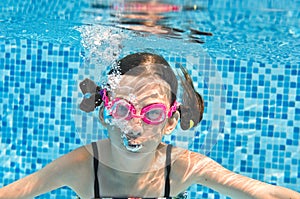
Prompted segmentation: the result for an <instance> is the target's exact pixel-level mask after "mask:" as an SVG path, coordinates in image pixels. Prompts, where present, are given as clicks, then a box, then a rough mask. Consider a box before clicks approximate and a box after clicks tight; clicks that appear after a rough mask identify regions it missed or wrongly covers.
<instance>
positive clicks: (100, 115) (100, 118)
mask: <svg viewBox="0 0 300 199" xmlns="http://www.w3.org/2000/svg"><path fill="white" fill-rule="evenodd" d="M99 120H100V122H101V124H102V125H103V126H104V127H107V124H106V123H105V120H104V106H101V107H100V110H99Z"/></svg>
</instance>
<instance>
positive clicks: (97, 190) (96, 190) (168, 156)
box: [92, 142, 172, 198]
mask: <svg viewBox="0 0 300 199" xmlns="http://www.w3.org/2000/svg"><path fill="white" fill-rule="evenodd" d="M92 147H93V153H94V175H95V181H94V194H95V198H100V186H99V180H98V164H99V161H98V157H99V155H98V147H97V143H96V142H92ZM171 151H172V145H170V144H169V145H167V151H166V179H165V196H164V197H166V198H171V197H170V171H171Z"/></svg>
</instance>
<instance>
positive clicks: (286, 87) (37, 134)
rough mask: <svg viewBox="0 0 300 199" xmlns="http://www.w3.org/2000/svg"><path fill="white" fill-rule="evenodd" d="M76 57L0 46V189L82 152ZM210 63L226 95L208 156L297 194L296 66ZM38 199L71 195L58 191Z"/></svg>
mask: <svg viewBox="0 0 300 199" xmlns="http://www.w3.org/2000/svg"><path fill="white" fill-rule="evenodd" d="M80 52H81V49H80V48H75V47H70V46H63V45H54V44H51V43H46V42H37V41H30V40H25V39H15V40H1V41H0V111H1V113H0V120H1V125H0V137H1V142H0V149H1V150H0V187H1V186H3V185H6V184H8V183H11V182H13V181H15V180H17V179H19V178H21V177H24V176H26V175H28V174H30V173H32V172H34V171H37V170H39V169H41V168H42V167H43V166H45V165H46V164H48V163H49V162H51V161H52V160H54V159H56V158H57V157H59V156H61V155H63V154H66V153H68V152H69V151H71V150H73V149H75V148H77V147H79V146H81V145H82V142H81V139H80V137H79V136H78V134H77V133H76V125H75V123H76V120H74V117H73V116H72V112H73V110H72V109H73V106H72V104H74V103H77V102H76V101H75V102H74V100H73V99H72V96H73V94H74V92H75V93H76V92H79V91H77V90H76V89H75V88H77V87H76V86H75V85H76V84H77V79H76V78H78V69H79V68H80V67H81V64H80V63H81V59H80ZM214 62H215V64H216V66H217V67H218V69H219V73H220V75H221V77H222V81H223V84H224V89H225V91H226V96H225V97H226V102H225V105H226V107H225V109H226V110H225V114H226V116H225V127H224V130H223V131H222V133H221V139H219V140H218V143H217V144H216V145H215V147H214V148H213V149H212V150H211V152H210V153H209V154H208V155H209V156H210V157H211V158H213V159H214V160H216V161H217V162H219V163H221V164H222V165H223V166H224V167H226V168H228V169H230V170H233V171H235V172H238V173H240V174H243V175H246V176H249V177H252V178H255V179H258V180H262V181H265V182H268V183H272V184H277V185H281V186H284V187H288V188H291V189H294V190H296V191H300V189H299V184H300V158H299V154H300V147H299V141H300V140H299V138H300V133H299V131H300V95H297V94H299V93H300V63H299V62H298V63H295V64H291V63H283V64H272V63H259V62H254V61H249V60H248V61H241V60H231V59H225V58H224V59H222V58H216V59H214ZM194 70H196V69H194ZM190 72H191V74H192V78H194V79H197V77H195V76H194V74H198V73H197V72H196V73H193V71H190ZM199 92H200V93H201V91H199ZM202 125H207V124H205V123H204V124H202ZM200 133H201V132H200ZM175 139H176V138H175ZM193 146H198V145H193ZM191 150H193V151H199V149H198V148H191ZM190 190H191V192H190V193H189V197H190V198H226V197H224V196H220V195H219V194H217V193H215V192H214V191H212V190H210V189H208V188H205V187H202V186H200V185H198V186H197V185H194V186H192V187H191V188H190ZM38 198H75V194H74V193H73V192H72V191H71V190H70V189H68V188H61V189H58V190H55V191H52V192H51V193H47V194H44V195H42V196H40V197H38Z"/></svg>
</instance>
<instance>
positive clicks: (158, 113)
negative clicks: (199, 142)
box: [102, 90, 179, 125]
mask: <svg viewBox="0 0 300 199" xmlns="http://www.w3.org/2000/svg"><path fill="white" fill-rule="evenodd" d="M102 100H103V101H104V106H105V107H106V108H107V110H108V111H109V113H110V115H111V116H112V117H113V118H115V119H119V120H123V119H124V120H131V119H132V118H140V119H141V120H143V121H144V122H145V123H146V124H151V125H157V124H160V123H162V122H163V121H164V120H165V119H166V117H168V118H170V117H172V115H173V113H174V112H175V111H176V110H177V107H178V105H179V104H178V103H177V102H176V101H175V102H174V103H173V105H172V106H171V107H170V110H169V112H168V113H167V107H166V105H164V104H162V103H155V104H150V105H147V106H145V107H143V108H142V109H141V113H140V114H137V113H136V109H135V107H134V106H133V105H132V104H131V103H130V102H128V101H127V100H125V99H122V98H115V99H114V100H112V101H109V99H108V97H107V95H106V90H103V91H102Z"/></svg>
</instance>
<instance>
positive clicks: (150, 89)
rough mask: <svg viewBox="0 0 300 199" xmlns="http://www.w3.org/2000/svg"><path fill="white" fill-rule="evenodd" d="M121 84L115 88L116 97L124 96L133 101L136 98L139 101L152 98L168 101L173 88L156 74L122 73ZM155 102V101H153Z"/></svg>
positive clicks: (157, 100) (158, 100)
mask: <svg viewBox="0 0 300 199" xmlns="http://www.w3.org/2000/svg"><path fill="white" fill-rule="evenodd" d="M121 77H122V78H121V80H120V82H119V86H118V87H117V88H116V89H114V90H113V93H114V95H115V97H122V98H125V99H128V100H130V101H132V99H130V98H134V99H135V100H136V102H137V103H143V102H145V103H146V101H150V100H152V101H153V100H156V102H161V101H164V102H165V101H166V100H167V101H168V100H169V99H170V96H171V90H170V86H169V85H168V83H166V82H165V81H164V80H162V79H161V78H159V77H157V76H155V75H139V76H131V75H126V74H125V75H122V76H121ZM153 103H155V102H153Z"/></svg>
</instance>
